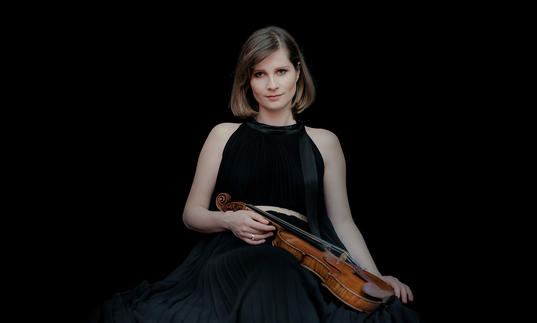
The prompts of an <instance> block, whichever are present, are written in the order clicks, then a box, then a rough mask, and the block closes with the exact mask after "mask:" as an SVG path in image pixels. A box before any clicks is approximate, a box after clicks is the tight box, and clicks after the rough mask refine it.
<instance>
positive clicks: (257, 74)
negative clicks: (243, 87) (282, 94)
mask: <svg viewBox="0 0 537 323" xmlns="http://www.w3.org/2000/svg"><path fill="white" fill-rule="evenodd" d="M254 76H255V77H261V76H263V72H257V73H254Z"/></svg>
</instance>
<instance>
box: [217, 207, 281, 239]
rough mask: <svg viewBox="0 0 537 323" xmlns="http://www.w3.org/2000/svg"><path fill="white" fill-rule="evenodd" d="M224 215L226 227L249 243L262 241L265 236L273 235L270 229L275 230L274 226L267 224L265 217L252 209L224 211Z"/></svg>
mask: <svg viewBox="0 0 537 323" xmlns="http://www.w3.org/2000/svg"><path fill="white" fill-rule="evenodd" d="M224 215H225V216H226V223H227V228H228V229H229V230H230V231H231V232H233V234H234V235H235V236H236V237H237V238H239V239H241V240H242V241H244V242H246V243H248V244H251V245H259V244H262V243H264V242H265V241H266V240H265V239H266V238H268V237H271V236H273V235H274V233H273V232H272V231H274V230H276V227H274V226H273V225H269V223H270V222H269V221H268V220H267V219H265V218H264V217H263V216H262V215H260V214H258V213H256V212H254V211H250V210H239V211H226V212H224Z"/></svg>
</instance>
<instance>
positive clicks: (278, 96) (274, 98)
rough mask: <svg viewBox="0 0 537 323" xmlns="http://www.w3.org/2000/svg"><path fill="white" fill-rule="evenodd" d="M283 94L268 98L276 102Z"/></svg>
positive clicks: (268, 96)
mask: <svg viewBox="0 0 537 323" xmlns="http://www.w3.org/2000/svg"><path fill="white" fill-rule="evenodd" d="M282 95H283V94H278V95H267V98H268V99H269V100H271V101H276V100H278V99H279V98H280V97H281V96H282Z"/></svg>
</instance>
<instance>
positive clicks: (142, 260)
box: [45, 13, 469, 316]
mask: <svg viewBox="0 0 537 323" xmlns="http://www.w3.org/2000/svg"><path fill="white" fill-rule="evenodd" d="M79 19H80V17H79V16H77V15H73V16H72V17H71V18H70V19H68V22H67V23H65V22H63V23H62V24H59V25H58V26H57V29H56V34H55V36H54V39H55V41H57V42H58V43H61V48H62V50H61V51H55V50H54V51H53V56H55V59H54V61H55V62H58V66H59V68H58V69H55V68H54V66H52V67H51V70H52V71H56V76H57V77H59V78H60V79H61V82H59V84H60V85H61V88H60V89H56V90H55V93H56V94H58V96H57V102H56V106H57V107H61V109H51V110H49V111H47V116H48V117H52V119H53V120H55V121H54V122H52V123H50V125H51V126H50V127H49V129H48V133H51V134H52V137H51V138H50V139H47V142H49V143H50V145H49V148H50V149H49V148H47V156H49V157H48V158H49V162H50V164H51V165H52V166H53V167H51V168H50V169H49V170H48V172H47V176H48V179H47V180H48V181H49V182H50V183H54V184H55V187H58V188H59V189H57V190H56V191H54V192H53V194H52V195H54V198H52V199H51V200H50V201H51V202H52V204H53V205H54V206H53V209H51V210H50V213H51V214H53V215H54V216H53V217H51V218H52V219H53V220H51V221H50V222H52V224H51V223H49V225H50V226H51V227H54V228H58V227H59V226H61V228H62V229H58V230H57V231H53V232H54V233H53V234H51V235H50V236H49V237H50V240H54V241H57V242H58V243H57V244H55V245H54V246H53V248H54V249H55V251H56V253H55V254H57V255H59V257H58V258H53V259H50V258H46V259H47V261H49V262H51V263H47V265H49V266H53V267H55V268H54V274H55V276H54V277H56V280H53V281H51V284H52V285H55V286H62V288H65V293H61V295H62V296H61V302H63V303H62V304H64V311H65V312H69V313H76V314H77V315H80V316H82V315H83V314H85V313H87V312H88V311H89V310H90V309H91V308H93V307H94V306H96V305H98V304H99V303H100V302H102V301H103V300H105V299H106V298H108V297H110V296H112V294H113V293H115V292H119V291H122V290H125V289H128V288H131V287H134V286H136V285H137V284H139V283H140V282H142V281H143V280H148V281H150V282H151V281H156V280H160V279H163V278H164V277H165V276H166V275H167V274H168V273H170V272H171V271H172V270H173V269H174V268H176V267H177V266H178V265H179V264H181V262H182V260H183V259H184V257H185V256H186V255H187V254H188V252H189V250H190V248H191V247H192V246H193V245H194V243H195V241H196V239H197V237H198V236H197V234H196V233H194V232H191V231H189V230H187V229H186V228H185V227H184V226H183V224H182V219H181V215H182V209H183V207H184V202H185V200H186V198H187V195H188V192H189V189H190V185H191V182H192V179H193V175H194V170H195V167H196V162H197V157H198V154H199V151H200V149H201V147H202V145H203V143H204V140H205V138H206V136H207V134H208V133H209V131H210V130H211V128H212V127H213V126H215V125H216V124H218V123H220V122H228V121H231V122H240V120H237V119H235V118H234V117H233V116H232V114H231V112H230V110H229V108H228V102H229V98H230V90H231V82H232V77H233V70H234V66H235V62H236V59H237V56H238V53H239V49H240V45H241V44H242V42H243V41H244V40H245V39H246V38H247V36H248V35H249V34H250V33H251V32H252V31H254V30H255V29H257V28H260V27H263V26H266V25H270V24H275V25H279V26H281V27H283V28H286V29H287V30H288V31H289V32H290V33H291V34H292V35H294V36H295V38H296V40H297V41H298V43H299V44H300V46H301V47H302V49H303V53H304V55H305V59H306V62H307V63H308V65H309V68H310V70H311V72H312V74H313V77H314V78H315V80H316V83H317V90H318V97H317V100H316V101H315V103H314V104H313V105H312V106H311V107H310V108H309V109H308V110H306V112H305V113H303V115H302V116H301V117H302V119H303V120H305V122H306V124H307V125H309V126H312V127H321V128H325V129H328V130H330V131H332V132H334V133H335V134H336V135H337V136H338V137H339V140H340V142H341V145H342V147H343V151H344V153H345V157H346V161H347V187H348V193H349V200H350V204H351V210H352V213H353V216H354V218H355V220H356V223H357V225H358V227H359V228H360V230H361V232H362V234H363V235H364V237H365V239H366V242H367V244H368V247H369V249H370V251H371V253H372V255H373V257H374V259H375V261H376V263H377V265H378V267H379V269H380V271H381V272H382V273H384V274H391V275H394V276H396V277H399V278H400V279H401V280H402V281H404V282H407V283H408V284H409V285H410V286H411V287H412V288H413V290H414V292H415V295H416V302H415V303H414V304H413V305H412V306H413V307H414V308H416V309H418V310H422V311H423V312H424V313H425V312H426V309H427V308H428V306H429V305H430V304H431V303H432V302H433V301H434V298H435V295H434V294H432V293H431V289H432V286H435V285H436V284H437V283H438V282H437V281H436V280H435V278H434V274H435V273H436V272H437V271H438V270H440V266H441V263H440V262H439V261H437V260H436V256H437V255H438V254H442V256H443V257H445V256H446V252H448V251H449V248H447V249H445V248H444V245H445V244H446V241H445V240H444V238H443V236H442V235H441V234H443V233H444V232H446V231H447V228H448V227H449V223H450V220H449V219H450V216H451V215H452V214H453V213H454V212H455V211H456V208H457V207H458V206H459V204H460V201H461V199H462V200H464V199H465V198H466V197H465V195H464V194H463V193H461V190H460V189H454V188H455V187H456V185H457V184H458V182H459V181H460V171H461V168H462V166H461V164H463V163H464V162H465V161H464V158H463V157H461V154H460V150H459V149H463V150H464V149H469V148H468V146H464V147H455V146H456V145H457V143H459V142H460V141H461V138H460V137H461V134H462V133H463V132H464V127H465V124H464V120H465V119H466V116H467V114H468V113H469V112H468V110H466V103H465V102H463V100H462V99H461V96H462V95H463V94H464V92H465V91H467V90H466V87H465V86H464V84H463V85H461V84H462V83H461V82H460V79H459V75H458V74H459V72H460V70H461V65H460V63H461V61H462V59H461V58H460V57H461V51H462V49H461V48H462V47H464V44H462V45H461V43H459V42H457V46H454V42H453V39H452V37H453V34H452V32H453V30H452V29H451V28H452V26H449V25H448V26H444V25H441V24H437V23H436V22H435V19H436V17H434V16H432V17H429V18H427V19H426V18H421V19H408V20H405V19H400V20H396V21H391V20H381V21H377V22H369V23H361V22H358V21H353V20H352V19H343V20H338V19H335V20H334V19H332V18H327V19H329V20H326V21H325V20H324V19H316V20H315V19H311V20H309V21H307V22H304V20H303V19H302V20H297V19H290V18H285V19H283V18H276V19H247V21H246V22H245V21H244V20H238V19H237V20H233V19H219V20H213V19H212V18H207V19H201V18H200V19H199V20H197V19H194V20H191V21H190V22H186V21H184V20H181V19H182V18H181V19H179V18H178V17H176V16H175V17H171V16H168V15H164V16H159V15H150V14H148V15H144V14H140V13H138V14H137V15H135V16H132V17H131V16H129V15H128V14H124V15H122V16H121V17H119V18H118V16H117V15H116V16H111V17H102V16H100V15H99V16H95V17H93V16H92V17H89V18H88V17H84V19H83V20H82V22H80V21H79ZM330 19H331V20H330ZM51 23H52V24H54V22H51ZM50 46H51V47H50V48H49V50H51V51H52V50H53V49H54V46H55V45H50ZM461 46H462V47H461ZM45 50H46V48H45ZM458 79H459V81H456V80H458ZM49 193H50V192H49ZM454 201H459V202H456V203H455V202H454ZM56 202H57V203H56ZM54 220H57V222H53V221H54ZM54 238H56V239H54ZM56 263H58V264H61V266H57V267H56V266H54V265H55V264H56ZM57 280H60V281H61V284H60V285H58V284H56V282H57Z"/></svg>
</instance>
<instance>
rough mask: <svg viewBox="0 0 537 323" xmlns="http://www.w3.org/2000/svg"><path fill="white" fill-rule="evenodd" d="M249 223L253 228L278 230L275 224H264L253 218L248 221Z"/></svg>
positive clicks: (263, 230) (264, 230)
mask: <svg viewBox="0 0 537 323" xmlns="http://www.w3.org/2000/svg"><path fill="white" fill-rule="evenodd" d="M248 225H249V226H251V227H252V229H255V230H258V231H262V232H267V231H274V230H276V227H274V226H273V225H267V224H262V223H259V222H257V221H255V220H253V219H251V220H250V221H249V222H248Z"/></svg>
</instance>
